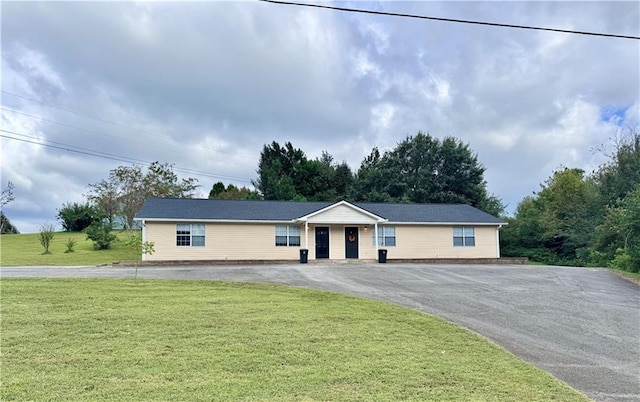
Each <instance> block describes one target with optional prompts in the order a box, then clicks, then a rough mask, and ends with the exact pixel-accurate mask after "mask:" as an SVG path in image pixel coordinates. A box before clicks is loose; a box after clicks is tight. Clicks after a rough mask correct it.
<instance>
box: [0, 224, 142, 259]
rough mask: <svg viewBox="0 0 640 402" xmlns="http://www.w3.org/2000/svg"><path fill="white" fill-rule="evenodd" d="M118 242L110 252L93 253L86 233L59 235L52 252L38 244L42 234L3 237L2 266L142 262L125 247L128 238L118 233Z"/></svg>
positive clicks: (55, 239) (133, 251) (1, 241)
mask: <svg viewBox="0 0 640 402" xmlns="http://www.w3.org/2000/svg"><path fill="white" fill-rule="evenodd" d="M117 235H118V241H117V242H115V243H113V245H112V248H111V249H109V250H94V249H93V242H92V241H91V240H87V238H86V235H85V234H84V233H74V232H56V234H55V237H54V238H53V241H52V242H51V247H50V248H49V251H51V254H44V255H43V254H42V252H43V251H44V249H43V248H42V245H40V241H39V240H38V237H39V233H30V234H10V235H7V234H4V235H0V265H2V266H15V265H98V264H111V263H112V262H113V261H131V260H139V259H140V255H138V253H137V252H136V251H135V250H133V249H131V248H128V247H127V246H126V244H125V242H126V240H127V238H128V234H127V233H125V232H117ZM69 238H71V239H75V240H76V241H77V244H76V245H75V247H74V248H73V249H74V250H75V251H74V252H73V253H65V250H66V249H67V248H66V246H65V243H66V242H67V239H69Z"/></svg>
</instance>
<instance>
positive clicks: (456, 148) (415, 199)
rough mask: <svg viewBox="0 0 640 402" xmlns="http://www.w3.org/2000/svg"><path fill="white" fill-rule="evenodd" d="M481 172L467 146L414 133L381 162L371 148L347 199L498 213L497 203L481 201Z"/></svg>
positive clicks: (484, 192)
mask: <svg viewBox="0 0 640 402" xmlns="http://www.w3.org/2000/svg"><path fill="white" fill-rule="evenodd" d="M484 171H485V169H484V167H483V166H482V165H481V164H480V163H479V162H478V158H477V156H476V155H475V154H474V153H473V152H472V151H471V149H470V148H469V145H468V144H464V143H462V142H461V141H459V140H457V139H455V138H453V137H447V138H444V139H443V140H442V141H440V140H439V139H438V138H435V137H433V136H431V135H430V134H424V133H422V132H418V134H417V135H415V136H408V137H407V138H406V139H405V140H403V141H402V142H400V143H399V144H398V145H397V146H396V147H395V148H394V149H392V150H390V151H387V152H385V153H384V155H382V156H381V155H380V152H379V151H378V149H377V148H374V149H373V150H372V152H371V154H370V155H369V156H367V157H366V158H365V159H364V160H363V162H362V164H361V165H360V170H359V171H358V172H357V173H356V178H355V183H354V186H353V190H354V192H353V196H354V198H355V200H357V201H373V202H379V201H383V202H412V203H428V202H433V203H465V204H470V205H472V206H474V207H478V208H484V209H490V210H491V211H489V212H491V213H495V214H498V213H501V212H502V210H503V209H504V206H503V205H502V203H501V202H500V200H498V199H497V198H496V197H490V196H488V195H487V190H486V182H485V181H484Z"/></svg>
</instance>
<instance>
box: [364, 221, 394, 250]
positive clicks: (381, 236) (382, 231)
mask: <svg viewBox="0 0 640 402" xmlns="http://www.w3.org/2000/svg"><path fill="white" fill-rule="evenodd" d="M390 229H393V236H389V235H387V233H386V231H387V230H389V231H390ZM377 232H378V233H377V235H378V236H377V239H378V240H377V241H376V232H375V231H374V232H373V233H372V235H373V236H372V239H371V242H372V243H373V245H374V246H375V245H376V244H377V245H378V246H379V247H395V246H397V245H398V232H397V229H396V227H395V225H386V226H385V225H380V226H378V230H377ZM387 237H393V239H394V243H395V244H394V245H388V244H387Z"/></svg>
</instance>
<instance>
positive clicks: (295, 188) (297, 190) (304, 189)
mask: <svg viewBox="0 0 640 402" xmlns="http://www.w3.org/2000/svg"><path fill="white" fill-rule="evenodd" d="M257 172H258V178H257V179H256V180H255V181H254V182H253V185H254V186H255V187H256V189H258V191H259V192H260V193H261V194H262V197H263V198H264V199H265V200H299V201H335V200H338V199H341V198H346V196H347V194H348V192H349V190H348V187H349V186H350V183H351V181H352V177H353V175H352V173H351V169H349V167H348V165H347V164H346V162H342V163H341V164H336V163H334V162H333V157H332V156H331V155H330V154H329V153H328V152H326V151H324V152H323V153H322V156H321V157H320V158H317V159H313V160H310V159H308V158H307V156H306V155H305V153H304V152H303V151H302V150H301V149H298V148H294V147H293V145H292V144H291V143H290V142H287V143H285V144H284V146H280V144H279V143H277V142H276V141H273V142H272V143H271V144H268V145H265V146H264V147H263V149H262V152H261V154H260V162H259V165H258V171H257ZM338 172H339V176H338Z"/></svg>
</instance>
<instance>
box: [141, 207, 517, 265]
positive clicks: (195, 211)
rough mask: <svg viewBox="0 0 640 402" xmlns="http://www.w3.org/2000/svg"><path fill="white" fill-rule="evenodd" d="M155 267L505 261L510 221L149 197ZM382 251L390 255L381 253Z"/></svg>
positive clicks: (430, 212)
mask: <svg viewBox="0 0 640 402" xmlns="http://www.w3.org/2000/svg"><path fill="white" fill-rule="evenodd" d="M136 220H137V221H139V222H140V223H141V226H142V241H149V242H153V243H154V253H153V254H150V255H144V254H143V255H142V259H143V260H148V261H151V260H153V261H193V260H205V261H230V262H231V261H283V260H285V261H286V260H291V261H295V260H298V259H300V260H301V261H303V259H304V261H306V260H307V259H308V261H320V260H325V261H327V260H369V261H375V260H379V259H380V260H381V262H382V261H383V260H386V258H387V256H388V258H389V259H390V260H421V259H424V260H428V259H457V260H459V259H496V258H500V243H499V229H500V227H501V226H502V225H505V224H506V222H503V221H502V220H500V219H498V218H496V217H494V216H492V215H489V214H487V213H485V212H483V211H480V210H479V209H476V208H474V207H471V206H469V205H464V204H385V203H364V202H363V203H360V202H357V203H351V202H347V201H339V202H335V203H332V202H296V201H250V200H210V199H191V198H149V199H147V200H146V202H145V204H144V205H143V207H142V209H141V210H140V211H139V212H138V213H137V214H136ZM380 250H383V251H380Z"/></svg>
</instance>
